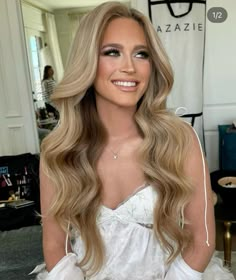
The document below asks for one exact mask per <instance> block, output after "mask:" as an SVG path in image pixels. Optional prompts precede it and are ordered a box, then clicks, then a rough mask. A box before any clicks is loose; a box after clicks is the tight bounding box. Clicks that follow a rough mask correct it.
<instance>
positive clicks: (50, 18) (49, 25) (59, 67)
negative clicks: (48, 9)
mask: <svg viewBox="0 0 236 280" xmlns="http://www.w3.org/2000/svg"><path fill="white" fill-rule="evenodd" d="M45 22H46V30H47V35H48V45H49V48H50V51H51V54H52V58H53V62H54V65H53V66H54V70H55V76H56V80H57V82H59V81H60V80H61V79H62V77H63V73H64V68H63V64H62V59H61V52H60V48H59V43H58V37H57V30H56V23H55V17H54V15H53V14H50V13H46V14H45Z"/></svg>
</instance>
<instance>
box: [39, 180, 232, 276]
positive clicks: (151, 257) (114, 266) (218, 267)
mask: <svg viewBox="0 0 236 280" xmlns="http://www.w3.org/2000/svg"><path fill="white" fill-rule="evenodd" d="M156 199H157V194H156V192H155V191H154V189H153V188H152V187H151V186H146V185H143V186H141V187H139V188H138V189H137V190H136V191H135V192H134V193H133V195H131V196H130V197H128V198H127V199H126V200H125V201H123V202H122V203H121V204H120V205H119V206H118V207H117V208H116V209H109V208H108V207H105V206H102V207H101V210H100V213H99V214H98V217H97V224H98V227H99V229H100V232H101V236H102V238H103V242H104V245H105V249H106V252H105V265H104V266H103V267H102V268H101V270H100V271H99V272H98V273H97V274H96V275H93V276H90V277H86V275H83V273H82V270H81V269H80V268H79V267H78V266H76V265H75V264H76V263H78V262H79V261H81V260H82V258H83V256H84V253H85V249H84V245H83V241H82V240H81V238H80V235H79V233H77V236H76V238H75V240H74V241H73V242H72V249H73V252H74V254H69V255H68V256H65V257H64V258H63V259H62V260H61V261H60V262H59V263H58V264H57V265H56V266H55V267H54V268H53V269H52V271H50V273H48V274H47V272H45V268H42V267H41V270H40V272H39V271H38V272H37V273H38V275H37V278H36V279H40V280H67V279H68V280H74V279H76V280H127V279H129V280H144V279H145V280H235V278H234V276H233V274H232V273H230V272H229V271H227V270H226V269H225V268H224V267H223V265H222V261H221V260H220V259H219V258H217V257H215V256H214V257H213V258H212V260H211V262H210V264H209V265H208V267H207V269H206V271H205V272H204V273H200V272H198V271H196V270H194V269H192V268H191V267H190V266H189V265H188V264H187V263H185V261H184V260H183V259H182V257H181V256H179V257H178V258H176V260H175V261H174V262H173V263H172V264H171V265H170V266H166V265H165V263H166V258H167V255H166V254H165V251H164V249H163V248H162V246H161V244H160V242H159V241H158V240H157V239H156V237H155V235H154V232H153V230H152V225H153V209H154V206H155V201H156Z"/></svg>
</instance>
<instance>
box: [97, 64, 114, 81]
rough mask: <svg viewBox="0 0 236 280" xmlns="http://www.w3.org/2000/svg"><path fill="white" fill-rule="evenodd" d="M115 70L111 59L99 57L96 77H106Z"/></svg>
mask: <svg viewBox="0 0 236 280" xmlns="http://www.w3.org/2000/svg"><path fill="white" fill-rule="evenodd" d="M114 71H115V65H114V63H112V62H111V61H107V60H103V59H100V61H99V63H98V69H97V75H96V76H97V79H101V78H102V79H105V78H108V77H109V76H110V75H111V74H112V73H113V72H114Z"/></svg>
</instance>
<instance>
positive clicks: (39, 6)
mask: <svg viewBox="0 0 236 280" xmlns="http://www.w3.org/2000/svg"><path fill="white" fill-rule="evenodd" d="M101 2H105V1H101V0H96V1H73V0H70V1H68V0H64V1H62V0H61V1H57V2H56V1H53V0H51V1H48V0H47V1H45V0H37V1H36V0H21V7H22V15H23V24H24V30H25V42H26V48H27V55H28V63H29V69H30V77H31V85H32V95H33V101H34V107H35V113H36V119H37V128H38V133H39V140H40V142H41V141H42V139H43V138H44V137H45V136H46V135H47V134H48V133H49V132H50V130H51V129H52V128H53V127H54V126H55V125H56V124H57V120H58V112H57V111H56V109H55V107H54V106H53V104H52V103H51V102H49V99H48V96H47V95H49V94H50V93H51V92H52V90H51V91H49V88H51V89H52V88H53V87H54V86H55V85H56V84H57V83H58V82H59V81H60V80H61V78H62V77H63V72H64V66H65V64H66V60H67V55H68V52H69V49H70V45H71V43H72V41H73V37H74V35H75V32H76V28H77V26H78V24H79V22H80V20H81V18H82V17H83V16H84V15H85V14H86V13H87V12H88V11H89V10H91V9H93V8H94V7H95V6H96V5H97V4H100V3H101ZM121 2H122V1H121ZM123 2H124V3H127V4H128V3H129V1H128V0H126V1H123ZM45 66H51V70H53V72H54V73H53V75H52V76H50V77H44V69H45ZM51 70H48V71H46V72H47V73H49V72H50V71H51ZM44 78H46V79H44ZM47 89H48V91H47Z"/></svg>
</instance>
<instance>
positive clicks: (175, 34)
mask: <svg viewBox="0 0 236 280" xmlns="http://www.w3.org/2000/svg"><path fill="white" fill-rule="evenodd" d="M148 9H149V16H150V19H151V21H152V23H153V25H154V27H155V29H156V31H157V33H158V35H159V37H160V39H161V41H162V43H163V45H164V47H165V49H166V51H167V54H168V56H169V58H170V62H171V65H172V67H173V70H174V86H173V89H172V91H171V94H170V96H169V97H168V100H167V106H168V107H169V108H173V109H174V110H175V109H176V108H178V107H186V109H187V111H186V114H197V115H198V117H196V119H195V122H194V128H195V129H196V130H197V132H198V135H199V136H200V139H201V142H202V143H203V144H204V141H203V120H202V111H203V66H204V45H205V13H206V1H205V0H199V1H190V0H189V1H173V0H165V1H162V0H159V1H156V0H155V1H152V0H148ZM186 120H187V121H188V119H186ZM189 121H191V119H189Z"/></svg>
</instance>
